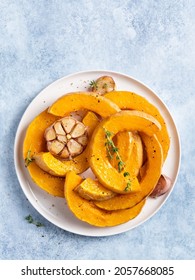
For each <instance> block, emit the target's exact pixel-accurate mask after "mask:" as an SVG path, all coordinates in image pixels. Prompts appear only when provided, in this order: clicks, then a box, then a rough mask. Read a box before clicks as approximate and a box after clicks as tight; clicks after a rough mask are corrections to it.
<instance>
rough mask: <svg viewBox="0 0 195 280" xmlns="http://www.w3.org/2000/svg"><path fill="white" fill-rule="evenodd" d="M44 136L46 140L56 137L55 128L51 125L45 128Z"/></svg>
mask: <svg viewBox="0 0 195 280" xmlns="http://www.w3.org/2000/svg"><path fill="white" fill-rule="evenodd" d="M44 137H45V139H46V141H52V140H54V139H56V133H55V130H54V129H53V128H52V127H48V128H47V129H46V130H45V134H44Z"/></svg>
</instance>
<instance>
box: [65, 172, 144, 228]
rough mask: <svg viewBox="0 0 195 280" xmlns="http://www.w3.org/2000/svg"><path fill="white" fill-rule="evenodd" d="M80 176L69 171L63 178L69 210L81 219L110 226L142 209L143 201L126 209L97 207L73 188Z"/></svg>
mask: <svg viewBox="0 0 195 280" xmlns="http://www.w3.org/2000/svg"><path fill="white" fill-rule="evenodd" d="M82 180H83V179H82V178H81V177H80V176H79V175H76V174H75V173H74V172H73V171H70V172H68V173H67V175H66V179H65V187H64V192H65V198H66V201H67V204H68V207H69V209H70V210H71V212H72V213H73V214H74V215H75V216H76V217H77V218H78V219H79V220H81V221H83V222H86V223H88V224H90V225H93V226H96V227H112V226H116V225H120V224H123V223H125V222H128V221H129V220H131V219H134V218H135V217H136V216H137V215H138V214H139V213H140V212H141V210H142V208H143V206H144V204H145V201H144V200H143V201H142V202H141V203H139V204H137V205H136V206H135V207H133V208H131V209H127V210H118V211H105V210H102V209H100V208H98V207H97V206H96V205H95V204H94V203H93V202H92V201H89V200H86V199H84V198H82V197H81V196H80V195H79V194H78V193H77V192H76V191H75V188H76V187H77V186H78V185H79V184H80V183H81V182H82Z"/></svg>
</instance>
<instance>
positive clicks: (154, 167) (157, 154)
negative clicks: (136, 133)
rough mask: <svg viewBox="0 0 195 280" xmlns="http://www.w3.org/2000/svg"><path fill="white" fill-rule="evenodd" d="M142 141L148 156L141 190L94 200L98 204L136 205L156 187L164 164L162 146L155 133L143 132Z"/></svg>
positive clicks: (113, 206)
mask: <svg viewBox="0 0 195 280" xmlns="http://www.w3.org/2000/svg"><path fill="white" fill-rule="evenodd" d="M141 138H142V141H143V142H144V144H145V147H146V152H147V156H148V161H147V167H146V172H145V174H144V176H143V177H142V178H141V181H140V188H141V190H140V192H137V193H129V194H119V195H117V196H116V197H113V198H110V199H109V200H107V201H99V202H94V203H95V204H96V206H98V207H100V208H102V209H105V210H118V209H127V208H131V207H133V206H135V205H136V204H137V203H139V202H140V201H142V200H143V199H145V198H147V197H148V196H149V195H150V193H151V192H152V191H153V189H154V188H155V186H156V184H157V182H158V180H159V178H160V175H161V169H162V164H163V152H162V147H161V145H160V143H159V141H158V139H157V137H156V136H155V135H153V136H147V135H146V134H144V133H143V134H141Z"/></svg>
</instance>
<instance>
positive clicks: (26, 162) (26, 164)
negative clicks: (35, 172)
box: [24, 150, 34, 167]
mask: <svg viewBox="0 0 195 280" xmlns="http://www.w3.org/2000/svg"><path fill="white" fill-rule="evenodd" d="M24 161H25V166H26V167H27V166H29V164H31V163H32V162H33V161H34V158H33V157H32V156H31V150H28V152H27V156H26V158H25V160H24Z"/></svg>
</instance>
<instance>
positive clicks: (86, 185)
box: [75, 178, 116, 201]
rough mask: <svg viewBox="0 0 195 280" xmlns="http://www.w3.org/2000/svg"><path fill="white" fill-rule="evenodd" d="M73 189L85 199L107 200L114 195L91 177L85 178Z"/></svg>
mask: <svg viewBox="0 0 195 280" xmlns="http://www.w3.org/2000/svg"><path fill="white" fill-rule="evenodd" d="M75 191H77V192H78V194H79V195H80V196H81V197H83V198H85V199H88V200H97V201H103V200H107V199H110V198H111V197H114V196H115V195H116V193H114V192H112V191H110V190H108V189H106V188H105V187H103V186H102V185H101V184H100V183H99V182H98V181H95V180H93V179H91V178H86V179H85V180H84V181H83V182H82V183H81V184H79V185H78V186H77V187H76V188H75Z"/></svg>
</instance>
